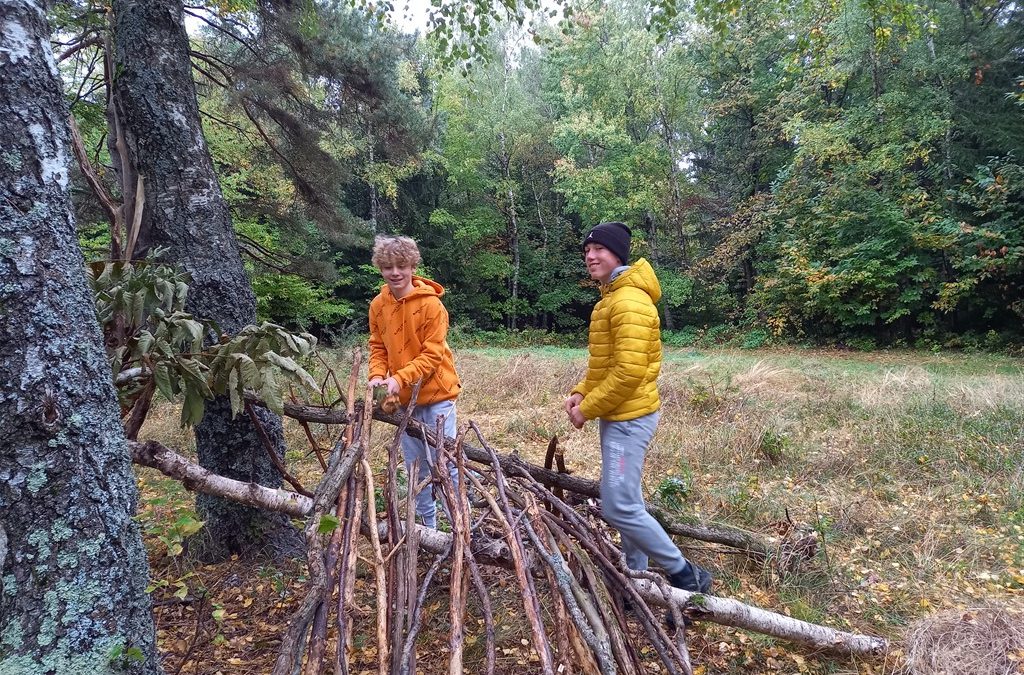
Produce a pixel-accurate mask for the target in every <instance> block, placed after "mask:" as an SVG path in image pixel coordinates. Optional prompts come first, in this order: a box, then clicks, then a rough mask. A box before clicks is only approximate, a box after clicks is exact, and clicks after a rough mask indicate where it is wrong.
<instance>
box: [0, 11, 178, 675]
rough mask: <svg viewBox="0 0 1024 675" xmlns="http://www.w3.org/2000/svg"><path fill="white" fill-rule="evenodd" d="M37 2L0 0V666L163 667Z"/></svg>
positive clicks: (59, 101)
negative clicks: (78, 230) (69, 190)
mask: <svg viewBox="0 0 1024 675" xmlns="http://www.w3.org/2000/svg"><path fill="white" fill-rule="evenodd" d="M42 5H43V3H42V2H38V1H37V2H30V1H28V0H13V1H7V2H3V3H0V27H2V31H0V32H2V41H0V119H2V120H3V123H2V124H0V428H2V429H3V431H2V433H0V672H3V673H5V674H6V673H109V672H129V673H146V674H149V673H159V672H160V666H159V660H158V658H157V654H156V649H155V644H154V630H153V619H152V615H151V608H150V600H149V596H148V595H147V594H146V593H145V588H146V585H147V582H148V574H149V570H148V566H147V562H146V552H145V550H144V549H143V546H142V538H141V537H140V535H139V531H138V528H137V526H136V524H135V523H134V522H133V520H132V515H133V514H134V513H135V510H136V505H137V502H138V492H137V489H136V486H135V476H134V474H133V472H132V467H131V461H130V458H129V455H128V449H127V441H126V439H125V435H124V431H123V429H122V427H121V423H120V420H119V418H118V406H117V401H116V398H115V394H114V388H113V386H112V384H111V377H110V367H109V365H108V364H107V361H106V353H105V351H104V348H103V341H102V336H101V335H100V329H99V325H98V323H97V321H96V315H95V310H94V305H93V300H92V293H91V292H90V290H89V288H88V285H87V283H86V279H85V268H84V260H83V258H82V253H81V250H80V249H79V247H78V240H77V235H76V232H75V223H74V217H73V215H72V213H73V212H72V207H71V202H70V200H69V198H68V194H67V185H68V160H69V158H70V157H71V150H70V146H69V145H68V129H67V107H66V105H65V103H64V98H63V94H62V87H61V84H60V80H59V75H58V72H57V67H56V65H55V63H54V60H53V54H52V53H51V51H50V45H49V35H48V30H47V26H46V18H45V15H44V11H43V6H42Z"/></svg>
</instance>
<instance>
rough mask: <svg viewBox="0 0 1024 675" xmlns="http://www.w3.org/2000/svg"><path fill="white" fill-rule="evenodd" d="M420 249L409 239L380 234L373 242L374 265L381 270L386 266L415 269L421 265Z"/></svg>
mask: <svg viewBox="0 0 1024 675" xmlns="http://www.w3.org/2000/svg"><path fill="white" fill-rule="evenodd" d="M420 260H421V258H420V249H419V247H418V246H416V242H415V241H414V240H413V239H410V238H409V237H391V236H386V235H381V234H378V235H377V238H376V239H375V240H374V242H373V265H374V267H376V268H378V269H380V268H383V267H384V266H385V265H393V264H396V263H397V264H399V265H409V266H410V267H412V268H413V269H415V268H416V266H417V265H419V264H420Z"/></svg>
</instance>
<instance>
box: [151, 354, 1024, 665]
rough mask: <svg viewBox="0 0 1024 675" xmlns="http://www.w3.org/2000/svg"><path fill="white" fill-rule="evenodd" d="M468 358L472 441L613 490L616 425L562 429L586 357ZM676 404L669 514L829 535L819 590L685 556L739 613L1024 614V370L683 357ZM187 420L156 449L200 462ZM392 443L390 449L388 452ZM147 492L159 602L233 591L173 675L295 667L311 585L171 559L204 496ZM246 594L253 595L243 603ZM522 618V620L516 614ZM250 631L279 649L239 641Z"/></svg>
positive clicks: (732, 648)
mask: <svg viewBox="0 0 1024 675" xmlns="http://www.w3.org/2000/svg"><path fill="white" fill-rule="evenodd" d="M331 357H332V359H333V361H334V362H335V363H337V364H338V367H337V371H338V375H339V377H342V376H345V375H347V369H348V367H347V366H346V365H345V363H346V362H347V361H348V358H349V357H348V356H347V355H346V354H341V353H337V354H333V355H331ZM456 358H457V366H458V369H459V372H460V375H461V376H462V379H463V383H464V389H463V394H462V396H461V398H460V401H459V407H458V414H459V421H460V423H466V422H468V421H469V420H473V421H476V422H477V423H478V424H479V425H480V427H481V429H482V430H483V431H484V434H485V435H486V436H487V438H488V440H489V442H490V443H491V444H492V445H494V446H495V447H496V448H498V449H499V450H501V451H504V452H508V451H512V450H517V451H518V452H519V453H520V454H521V455H523V456H524V457H525V458H528V459H532V460H534V461H540V460H541V459H542V457H543V452H544V448H545V446H546V444H547V442H548V439H549V438H550V436H551V435H555V434H557V435H558V436H559V438H560V439H561V446H562V448H563V449H564V452H565V456H566V461H567V464H568V466H569V468H570V469H571V470H573V471H574V472H575V473H577V474H579V475H584V476H588V477H592V478H596V477H597V476H598V475H599V471H600V453H599V449H598V441H597V429H596V424H594V423H588V425H587V426H586V427H585V428H584V430H582V431H575V430H573V429H572V428H571V427H570V426H569V424H568V422H567V420H566V419H565V415H564V413H563V412H562V401H563V400H564V397H565V395H566V394H567V392H568V391H569V389H570V388H571V387H572V385H573V384H574V383H575V382H576V381H577V380H578V379H579V378H580V376H581V375H582V373H583V369H584V364H585V353H584V352H583V351H582V350H573V349H559V348H538V349H529V350H525V349H524V350H497V349H475V350H461V351H459V352H458V353H457V355H456ZM659 384H660V389H661V395H662V401H663V408H662V418H661V425H660V428H659V431H658V435H657V437H656V439H655V442H654V444H653V447H652V448H651V451H650V453H649V456H648V461H647V465H646V469H645V491H646V493H647V494H648V495H649V496H650V497H651V498H652V499H656V500H660V501H662V502H663V503H665V504H666V505H669V506H672V507H674V508H677V509H679V510H681V511H684V512H689V513H696V514H700V515H701V516H702V517H704V518H708V519H713V520H718V521H723V522H727V523H731V524H734V525H738V526H741V527H744V528H748V529H751V530H754V531H757V532H760V533H762V534H764V535H766V536H775V535H777V534H778V533H780V532H782V531H783V530H785V529H786V528H788V527H791V526H792V525H796V526H798V527H799V528H801V529H805V530H806V531H814V532H817V534H818V536H819V539H820V541H821V543H822V545H821V546H820V548H819V551H818V554H817V556H816V557H815V558H814V559H813V560H811V561H809V562H808V563H806V564H805V565H803V567H802V568H801V570H800V571H799V572H797V573H794V574H780V573H779V571H778V570H777V569H774V568H772V567H771V566H764V567H754V566H751V565H750V564H749V563H746V562H745V561H744V559H743V557H742V556H738V555H735V554H734V552H731V551H728V550H726V549H724V548H722V547H718V546H714V545H710V544H703V543H699V542H698V543H694V542H688V541H683V540H679V544H680V545H681V546H682V547H683V549H684V550H685V551H686V552H687V554H688V555H690V556H692V557H693V558H694V559H696V560H697V561H699V562H700V563H701V564H703V565H705V566H707V567H708V568H710V569H712V570H713V571H714V572H715V573H716V575H717V577H718V579H719V583H718V586H717V589H718V592H719V593H720V594H722V595H728V596H730V597H735V598H737V599H740V600H742V601H745V602H749V603H752V604H757V605H760V606H763V607H766V608H770V609H774V610H776V611H782V612H785V613H788V614H791V615H793V616H796V617H798V618H804V619H807V620H811V621H816V622H822V623H827V624H830V625H834V626H838V627H842V628H844V629H852V630H857V631H866V632H871V633H878V634H882V635H885V636H887V637H890V638H893V639H896V640H899V639H901V637H902V636H903V635H904V633H905V631H906V628H907V626H908V625H909V624H911V623H912V622H914V621H915V620H917V619H919V618H921V617H925V616H928V615H931V614H932V613H934V612H937V611H941V610H944V609H964V610H967V609H969V608H974V607H979V606H983V605H986V604H990V603H998V604H1014V603H1019V602H1020V601H1021V600H1022V596H1024V372H1022V363H1021V361H1019V360H1014V359H1011V358H1007V357H1000V356H991V355H959V354H923V353H910V352H881V353H869V354H863V353H847V352H825V351H758V352H749V351H701V352H698V351H688V350H666V354H665V363H664V367H663V370H662V376H661V379H660V381H659ZM176 420H177V412H176V410H175V409H174V408H173V406H171V405H169V404H164V405H161V406H159V407H158V408H157V409H156V410H155V412H154V413H153V415H152V417H151V419H150V421H149V422H148V423H147V426H146V427H145V429H144V431H143V434H142V436H143V437H153V438H158V439H160V440H162V441H163V442H165V443H167V444H168V445H172V446H176V447H179V448H185V449H187V448H188V447H189V445H190V443H191V440H190V438H189V434H187V433H184V432H182V431H181V430H179V429H177V424H176ZM390 433H391V432H390V430H388V429H384V430H382V431H380V432H379V435H378V438H379V441H378V448H379V447H380V445H379V444H380V443H383V440H384V436H385V435H386V436H387V437H390ZM287 435H288V441H289V447H290V448H293V449H294V450H293V451H292V452H290V456H289V460H290V462H291V463H292V465H293V466H296V467H297V468H296V470H297V471H298V472H299V473H305V475H306V476H307V477H309V480H310V483H312V482H315V478H314V476H315V475H316V472H315V470H314V469H315V468H316V467H315V460H313V459H311V458H310V457H308V456H307V452H306V449H307V447H308V444H307V443H306V441H305V439H304V437H303V436H302V434H301V432H300V431H299V430H298V429H297V428H293V427H290V426H289V428H288V430H287ZM325 442H326V439H325ZM378 456H379V455H378ZM140 475H141V481H142V487H143V508H142V512H141V515H140V520H141V522H142V523H143V525H144V527H145V528H147V529H149V530H150V531H151V532H152V534H151V535H150V536H149V537H148V538H147V542H148V544H149V546H150V551H151V561H152V564H153V568H154V572H153V574H154V577H155V578H156V579H158V581H160V580H163V581H167V585H166V587H164V588H161V589H160V590H159V591H158V596H157V597H165V596H167V595H169V594H170V593H171V592H173V591H174V590H175V589H176V588H177V587H176V586H175V583H176V582H179V581H180V580H181V579H182V577H183V576H185V575H192V576H188V577H187V578H186V579H185V581H184V583H185V584H186V585H188V584H192V586H190V587H189V588H191V587H196V586H198V585H200V584H201V585H204V586H206V587H207V588H210V587H216V589H215V590H216V592H214V593H211V594H210V600H208V601H207V602H206V605H207V606H206V608H205V609H194V610H193V611H194V612H210V613H212V612H217V611H218V610H219V612H220V613H219V615H218V616H219V617H220V618H219V619H216V618H215V619H213V620H212V621H205V620H204V619H203V618H202V617H200V616H198V614H196V615H195V616H192V617H188V616H185V615H187V614H188V613H187V612H185V611H184V610H181V609H180V608H178V607H175V606H174V605H173V604H172V603H169V604H168V607H169V608H170V609H169V610H168V611H167V614H166V616H165V617H164V626H163V627H162V631H163V632H162V633H161V637H160V640H161V647H162V648H163V649H165V650H166V651H167V653H168V663H171V664H172V665H173V666H174V667H177V666H178V664H180V663H182V662H183V661H187V663H185V664H184V665H185V667H184V668H183V669H182V672H211V673H212V672H217V671H220V672H222V673H225V675H226V674H227V673H249V672H265V671H264V670H261V668H262V665H261V664H269V663H270V662H272V660H273V657H274V655H275V647H274V645H276V638H277V637H278V635H279V633H277V634H275V633H274V631H275V630H280V629H281V627H282V623H281V622H282V621H283V620H284V619H285V618H286V617H287V612H288V611H290V606H291V603H292V602H293V598H294V594H295V592H296V591H299V590H301V584H302V578H301V574H302V571H301V566H298V567H293V568H281V567H274V566H272V565H269V564H263V565H262V566H260V565H254V564H252V563H249V562H246V561H233V562H232V563H230V564H226V565H227V567H225V566H212V567H201V566H196V565H194V564H190V563H189V562H187V559H186V558H184V557H182V556H170V555H167V552H166V543H165V542H163V541H161V540H159V539H158V538H157V535H162V536H164V537H165V538H166V537H167V531H168V528H169V524H173V523H174V522H178V520H179V519H180V518H181V517H182V515H183V514H185V515H187V513H188V508H189V496H188V495H187V493H185V492H184V491H183V490H182V489H180V486H176V485H174V484H173V482H172V481H167V480H165V479H162V478H160V477H159V476H158V475H156V474H153V473H152V472H148V471H146V472H141V474H140ZM229 568H230V572H228V571H226V570H227V569H229ZM229 575H234V576H233V577H231V578H230V579H229V580H230V581H231V583H232V584H233V585H231V586H229V587H226V588H227V590H226V591H224V583H225V582H224V579H225V578H226V577H228V576H229ZM236 577H237V578H236ZM257 588H258V589H259V590H257ZM160 593H162V594H163V595H162V596H161V595H159V594H160ZM268 594H270V595H271V596H272V597H271V598H270V599H269V600H268V599H267V596H268ZM512 600H515V598H513V599H512ZM246 601H249V604H248V605H246V604H245V602H246ZM509 607H510V609H509V611H510V613H511V612H512V611H513V609H514V603H513V604H512V605H510V606H509ZM257 610H258V611H259V613H258V614H255V612H256V611H257ZM161 611H162V610H161V609H160V608H158V618H159V617H160V616H162V614H161V613H160V612H161ZM232 614H234V615H235V619H232V618H231V615H232ZM439 614H444V612H440V613H439ZM248 616H252V617H254V618H253V619H252V620H253V621H255V622H256V623H257V625H258V626H261V627H263V628H265V631H264V630H263V629H262V628H261V629H259V630H257V629H256V628H254V627H253V625H251V622H250V625H246V626H245V627H244V629H241V630H240V629H238V628H237V627H236V626H235V625H234V624H233V623H232V621H240V622H241V623H245V619H246V617H248ZM205 624H209V625H207V626H206V627H205V628H202V630H200V629H199V628H197V626H201V625H205ZM505 629H506V630H504V631H503V635H504V636H505V638H506V639H507V640H508V641H509V644H510V645H518V643H519V639H520V638H521V637H523V636H525V628H523V631H524V632H522V633H518V634H517V630H518V629H517V626H516V624H515V622H514V620H512V619H511V618H510V623H509V625H507V626H505ZM200 634H201V635H202V636H203V637H202V638H201V639H202V640H206V641H207V642H208V646H207V648H206V649H205V650H203V649H200V650H198V651H197V650H196V649H195V648H194V647H193V648H192V654H190V655H188V657H187V658H186V657H185V652H186V651H187V650H188V648H189V647H190V646H191V644H192V643H195V642H196V641H197V640H199V639H200V638H196V637H194V636H196V635H200ZM218 636H219V637H218ZM246 638H248V640H246ZM367 639H369V640H370V642H372V639H370V638H367ZM190 640H191V642H190ZM690 640H691V652H692V654H693V658H694V662H695V665H698V666H700V667H702V668H703V671H700V672H704V673H760V672H786V673H795V672H810V673H826V672H830V673H846V672H892V671H893V669H895V668H898V666H899V662H900V658H899V656H900V655H899V652H897V653H896V655H895V656H894V658H892V659H890V660H889V661H888V662H886V663H884V664H882V663H875V664H868V663H863V664H858V663H853V662H849V661H845V662H843V661H832V660H828V659H823V658H818V657H815V656H814V655H812V654H808V653H806V652H803V651H800V650H794V649H793V648H791V647H789V646H788V645H785V644H782V643H776V642H774V641H772V640H770V639H767V638H764V637H761V636H757V635H753V634H748V633H745V632H743V631H737V630H732V629H726V628H722V627H717V626H698V627H697V628H695V629H693V630H692V635H691V639H690ZM257 644H258V645H260V647H257V646H256V645H257ZM511 651H512V654H510V655H506V656H509V659H508V662H507V663H505V664H504V667H505V668H507V671H506V672H510V671H512V670H518V671H520V672H523V668H524V666H523V665H517V664H516V661H521V660H522V659H521V658H520V656H521V655H520V654H518V652H516V651H515V650H511ZM263 652H266V654H264V655H263V656H259V655H260V654H263ZM200 655H201V656H202V657H203V659H199V658H198V656H200ZM1020 656H1021V657H1024V653H1022V654H1021V655H1020ZM232 660H234V661H235V662H232ZM425 663H429V661H426V662H425ZM527 663H528V662H527ZM173 669H174V668H173V667H172V668H171V669H170V670H173ZM528 670H529V669H528V666H527V667H526V671H527V672H528Z"/></svg>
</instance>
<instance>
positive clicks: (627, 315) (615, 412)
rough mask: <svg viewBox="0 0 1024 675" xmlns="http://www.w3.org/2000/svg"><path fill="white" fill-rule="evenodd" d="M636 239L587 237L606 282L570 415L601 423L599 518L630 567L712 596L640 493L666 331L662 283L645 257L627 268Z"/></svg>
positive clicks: (590, 268)
mask: <svg viewBox="0 0 1024 675" xmlns="http://www.w3.org/2000/svg"><path fill="white" fill-rule="evenodd" d="M631 238H632V233H631V232H630V229H629V228H628V227H627V226H626V225H625V224H624V223H619V222H609V223H601V224H599V225H597V226H595V227H594V228H593V229H592V230H590V232H589V233H587V236H586V238H584V240H583V254H584V262H585V263H586V265H587V272H589V274H590V276H591V278H593V279H595V280H597V281H598V282H600V284H601V299H600V300H599V301H598V303H597V304H596V305H595V306H594V311H593V313H591V315H590V339H589V343H590V359H589V361H588V363H587V374H586V376H585V377H584V378H583V381H582V382H580V383H579V384H578V385H576V387H575V388H574V389H573V391H572V394H571V395H570V396H569V398H567V399H566V400H565V412H566V414H567V415H568V416H569V421H570V422H571V423H572V425H573V426H574V427H576V428H577V429H581V428H582V427H583V424H584V423H585V422H586V421H587V420H590V419H598V420H600V434H601V513H602V514H603V516H604V518H605V520H607V521H608V522H609V523H610V524H611V525H612V526H613V527H615V528H616V529H617V530H618V531H619V534H620V536H621V538H622V551H623V553H625V555H626V564H627V565H629V567H630V569H633V570H646V569H647V561H648V556H650V557H651V558H654V560H655V561H656V562H657V563H658V564H659V565H661V566H662V567H663V568H664V569H665V571H666V572H667V573H668V575H669V581H670V582H671V583H672V585H673V586H675V587H677V588H682V589H684V590H687V591H692V592H697V593H707V592H708V591H709V590H710V589H711V583H712V581H713V579H712V576H711V574H710V573H709V572H708V571H707V570H705V569H704V568H702V567H700V566H699V565H695V564H693V563H692V562H689V561H688V560H686V558H684V557H683V555H682V553H681V552H680V551H679V548H678V547H676V545H675V544H673V543H672V540H671V539H670V538H669V536H668V534H666V533H665V530H664V529H663V528H662V527H661V525H660V524H658V521H656V520H655V519H654V518H653V517H652V516H651V515H650V514H649V513H647V508H646V507H645V505H644V497H643V493H642V492H641V489H640V478H641V474H642V472H643V466H644V457H645V456H646V454H647V447H648V445H649V444H650V442H651V438H652V437H653V436H654V431H655V429H656V428H657V426H658V418H659V416H660V412H659V410H660V408H661V400H660V398H659V397H658V382H657V380H658V372H659V371H660V370H661V330H660V323H659V319H658V310H657V308H656V307H655V306H654V303H656V302H657V301H658V300H659V299H660V298H661V286H660V284H659V283H658V277H657V276H655V274H654V269H653V268H652V267H651V265H650V264H649V263H648V262H647V261H646V260H644V259H643V258H641V259H640V260H637V261H636V262H635V263H634V264H633V265H628V264H627V263H628V261H629V245H630V241H631ZM670 616H671V615H670Z"/></svg>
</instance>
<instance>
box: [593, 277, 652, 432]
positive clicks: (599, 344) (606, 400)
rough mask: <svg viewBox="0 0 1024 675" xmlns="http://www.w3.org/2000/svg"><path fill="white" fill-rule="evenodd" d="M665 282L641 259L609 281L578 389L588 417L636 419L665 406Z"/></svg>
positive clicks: (596, 311)
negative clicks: (661, 387) (661, 312)
mask: <svg viewBox="0 0 1024 675" xmlns="http://www.w3.org/2000/svg"><path fill="white" fill-rule="evenodd" d="M659 298H661V285H660V284H659V283H658V277H657V276H655V274H654V269H653V268H652V267H651V265H650V263H648V262H647V261H646V260H644V259H643V258H641V259H640V260H638V261H636V262H635V263H634V264H633V265H632V266H631V267H630V268H629V269H628V270H626V271H625V272H623V273H622V274H620V275H619V276H617V277H616V278H615V279H614V280H613V281H612V282H611V283H610V284H607V285H604V286H601V299H600V300H599V301H598V303H597V304H596V305H595V306H594V311H593V313H591V315H590V360H589V361H588V363H587V375H586V377H585V378H584V379H583V381H582V382H580V383H579V384H578V385H577V386H576V388H575V389H573V393H580V394H583V402H582V403H581V404H580V412H582V413H583V416H584V417H586V418H587V419H595V418H598V417H600V418H601V419H603V420H607V421H611V422H621V421H623V420H632V419H636V418H638V417H643V416H644V415H647V414H650V413H652V412H654V411H656V410H658V408H660V407H661V399H660V398H659V397H658V382H657V380H658V373H659V372H660V371H661V328H660V322H659V320H658V310H657V309H656V308H655V306H654V303H656V302H657V301H658V299H659Z"/></svg>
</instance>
